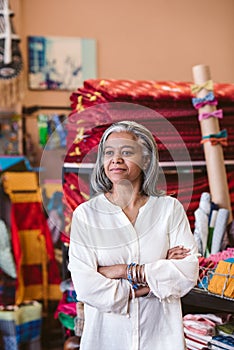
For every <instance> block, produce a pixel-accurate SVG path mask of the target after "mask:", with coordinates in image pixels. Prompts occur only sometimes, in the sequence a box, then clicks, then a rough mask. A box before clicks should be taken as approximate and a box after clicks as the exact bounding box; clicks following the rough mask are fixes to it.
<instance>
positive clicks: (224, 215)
mask: <svg viewBox="0 0 234 350" xmlns="http://www.w3.org/2000/svg"><path fill="white" fill-rule="evenodd" d="M228 218H229V210H228V209H224V208H221V209H219V211H218V215H217V219H216V222H215V228H214V232H213V238H212V244H211V254H216V253H218V252H219V251H220V248H221V244H222V239H223V236H224V233H225V231H226V229H227V223H228Z"/></svg>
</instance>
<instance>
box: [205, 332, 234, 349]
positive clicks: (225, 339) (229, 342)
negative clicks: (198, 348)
mask: <svg viewBox="0 0 234 350" xmlns="http://www.w3.org/2000/svg"><path fill="white" fill-rule="evenodd" d="M209 346H210V349H212V350H213V349H214V350H234V338H233V337H231V336H225V335H216V336H214V337H212V339H211V341H210V342H209Z"/></svg>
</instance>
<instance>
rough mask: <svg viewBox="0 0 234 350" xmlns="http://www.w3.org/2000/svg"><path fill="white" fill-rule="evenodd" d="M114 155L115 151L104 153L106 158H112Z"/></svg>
mask: <svg viewBox="0 0 234 350" xmlns="http://www.w3.org/2000/svg"><path fill="white" fill-rule="evenodd" d="M112 155H113V151H105V152H104V156H106V157H110V156H112Z"/></svg>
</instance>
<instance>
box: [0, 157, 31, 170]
mask: <svg viewBox="0 0 234 350" xmlns="http://www.w3.org/2000/svg"><path fill="white" fill-rule="evenodd" d="M20 162H24V164H25V166H26V168H27V170H30V171H31V170H32V168H31V166H30V164H29V161H28V159H27V158H25V157H24V156H0V171H5V170H7V169H8V168H11V167H12V166H13V165H16V164H17V163H20Z"/></svg>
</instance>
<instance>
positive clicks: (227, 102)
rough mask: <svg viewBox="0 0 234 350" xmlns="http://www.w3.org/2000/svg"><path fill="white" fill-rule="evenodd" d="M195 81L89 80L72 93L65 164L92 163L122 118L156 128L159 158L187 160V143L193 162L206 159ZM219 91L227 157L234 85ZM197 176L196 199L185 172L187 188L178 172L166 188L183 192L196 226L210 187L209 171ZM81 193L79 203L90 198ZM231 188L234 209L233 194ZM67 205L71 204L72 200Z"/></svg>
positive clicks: (232, 141)
mask: <svg viewBox="0 0 234 350" xmlns="http://www.w3.org/2000/svg"><path fill="white" fill-rule="evenodd" d="M191 85H192V84H191V83H185V82H171V81H167V82H157V81H136V80H114V79H106V80H101V79H95V80H87V81H85V82H84V86H83V87H81V88H79V89H78V90H77V91H75V92H73V93H72V95H71V97H70V99H71V108H72V112H71V114H70V116H69V118H68V119H69V120H68V123H67V125H66V127H67V154H66V157H65V162H66V163H70V164H71V167H72V163H76V164H77V163H93V162H94V161H95V158H96V151H97V145H98V143H99V141H100V138H101V136H102V133H103V131H104V130H105V129H106V128H107V127H108V126H109V125H110V124H112V123H113V122H116V121H119V120H123V119H125V120H126V119H130V120H135V121H138V122H140V123H142V124H144V125H145V126H146V127H148V128H149V129H150V130H151V131H152V132H153V134H154V136H155V139H156V141H157V144H158V148H159V155H160V162H168V161H171V160H172V159H173V160H175V159H174V158H173V154H176V161H184V160H185V157H184V155H185V154H184V148H183V147H184V145H185V146H186V148H187V150H188V152H189V157H190V158H191V160H192V161H204V152H203V146H202V145H201V143H200V141H201V130H200V124H199V121H198V118H197V111H196V110H195V109H194V107H193V105H192V97H193V95H192V92H191ZM214 94H215V97H216V99H217V100H218V101H219V108H221V109H222V110H223V115H224V118H223V119H222V120H221V121H220V126H221V128H222V129H223V128H225V129H227V130H228V134H229V139H228V145H227V146H226V147H225V148H224V156H225V159H226V160H228V159H232V158H233V149H234V137H233V136H234V135H233V133H234V129H233V126H232V123H233V117H234V104H233V101H234V84H214ZM178 135H179V137H178ZM173 152H174V153H173ZM172 153H173V154H172ZM200 170H201V168H200ZM193 175H194V183H193V192H192V198H191V195H190V193H191V183H189V181H187V177H186V174H185V173H184V174H183V186H181V187H182V188H178V187H179V186H178V178H177V176H176V175H175V174H174V175H170V174H165V177H166V180H167V184H166V185H167V188H166V191H167V192H168V193H174V195H175V196H177V194H178V192H179V193H180V201H181V202H182V204H183V205H184V206H185V207H186V208H188V209H187V215H188V218H189V221H190V224H191V228H192V229H193V228H194V211H195V210H196V209H197V207H198V204H199V200H200V194H201V193H202V192H207V191H208V190H209V186H208V179H207V175H206V173H205V172H204V171H198V172H196V171H195V172H194V174H193ZM227 177H228V183H229V187H230V188H233V187H234V171H232V170H230V169H228V173H227ZM69 181H70V180H69V179H67V181H66V185H67V188H65V189H64V193H65V195H66V193H68V192H69V191H70V189H69V185H70V184H69ZM78 192H79V190H78V191H77V193H76V196H75V198H74V202H75V205H76V206H77V205H79V204H80V203H81V202H82V201H84V200H86V199H85V198H84V197H83V196H82V195H80V193H78ZM230 192H231V194H230V196H231V202H232V207H233V208H234V192H233V191H230ZM88 194H89V192H88ZM67 197H69V195H68V196H67ZM67 204H68V206H69V203H67ZM65 211H66V212H65V220H66V221H67V222H66V224H68V225H69V221H70V220H71V214H70V212H71V211H72V208H71V207H69V208H67V209H66V210H65ZM68 241H69V238H68Z"/></svg>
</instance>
